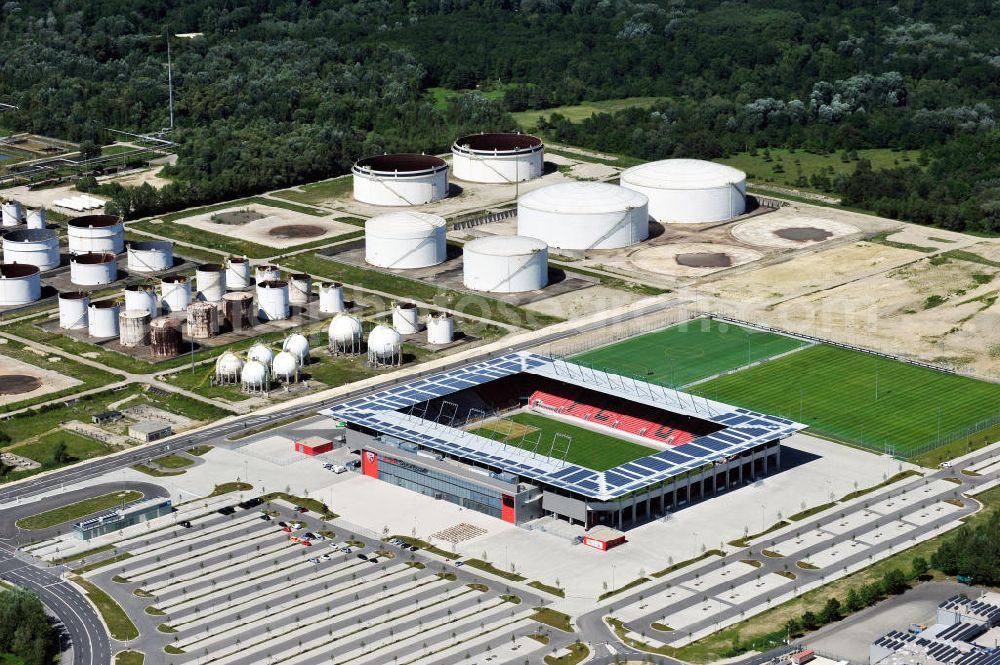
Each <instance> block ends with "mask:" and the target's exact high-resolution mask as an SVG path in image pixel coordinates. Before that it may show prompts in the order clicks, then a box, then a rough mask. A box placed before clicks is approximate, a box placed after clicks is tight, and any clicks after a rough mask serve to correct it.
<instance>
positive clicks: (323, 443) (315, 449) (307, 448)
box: [295, 436, 333, 457]
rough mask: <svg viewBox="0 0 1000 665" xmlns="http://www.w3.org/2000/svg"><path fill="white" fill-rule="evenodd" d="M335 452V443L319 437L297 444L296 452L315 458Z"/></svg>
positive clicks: (297, 442)
mask: <svg viewBox="0 0 1000 665" xmlns="http://www.w3.org/2000/svg"><path fill="white" fill-rule="evenodd" d="M331 450H333V441H329V440H327V439H323V438H321V437H318V436H310V437H309V438H307V439H303V440H301V441H296V442H295V452H297V453H302V454H303V455H309V456H310V457H314V456H316V455H322V454H323V453H328V452H330V451H331Z"/></svg>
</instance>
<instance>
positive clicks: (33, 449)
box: [7, 431, 111, 466]
mask: <svg viewBox="0 0 1000 665" xmlns="http://www.w3.org/2000/svg"><path fill="white" fill-rule="evenodd" d="M60 443H65V444H66V455H67V456H68V458H69V459H68V462H77V461H80V460H86V459H90V458H92V457H100V456H101V455H107V454H108V453H109V452H111V447H110V446H108V445H107V444H106V443H102V442H101V441H95V440H94V439H91V438H88V437H85V436H81V435H79V434H76V433H75V432H63V431H56V432H49V433H48V434H45V435H43V436H41V437H39V438H38V440H37V441H33V442H31V443H26V444H24V445H20V446H16V447H12V448H7V450H9V451H10V452H12V453H15V454H17V455H20V456H22V457H27V458H28V459H33V460H35V461H36V462H38V463H39V464H42V465H43V466H45V465H48V464H50V463H51V462H52V456H53V454H54V453H55V451H56V448H57V447H58V446H59V444H60Z"/></svg>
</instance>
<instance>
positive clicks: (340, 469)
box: [330, 464, 347, 474]
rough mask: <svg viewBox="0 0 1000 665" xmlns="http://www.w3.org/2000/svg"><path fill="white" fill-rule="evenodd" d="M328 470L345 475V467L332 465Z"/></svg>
mask: <svg viewBox="0 0 1000 665" xmlns="http://www.w3.org/2000/svg"><path fill="white" fill-rule="evenodd" d="M330 470H331V471H333V472H334V473H338V474H339V473H347V467H346V466H344V465H343V464H334V465H333V466H332V467H330Z"/></svg>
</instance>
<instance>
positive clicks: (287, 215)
mask: <svg viewBox="0 0 1000 665" xmlns="http://www.w3.org/2000/svg"><path fill="white" fill-rule="evenodd" d="M247 207H249V208H250V209H252V210H254V211H255V212H258V213H260V214H262V215H264V216H263V217H262V218H260V219H255V220H253V221H251V222H247V223H246V224H217V223H215V222H213V221H212V216H213V215H218V214H220V213H225V212H231V211H236V210H242V209H244V208H247ZM177 223H178V224H185V225H187V226H191V227H194V228H196V229H201V230H202V231H209V232H211V233H218V234H220V235H224V236H234V235H238V236H239V237H240V238H242V239H243V240H249V241H250V242H255V243H258V244H261V245H266V246H268V247H275V248H277V249H284V248H285V247H293V246H295V245H301V244H302V243H306V242H312V241H314V240H321V239H323V238H330V237H333V236H338V235H342V234H344V233H351V232H352V231H357V230H358V228H357V227H356V226H352V225H351V224H344V223H343V222H335V221H333V220H330V219H325V218H322V217H314V216H312V215H306V214H303V213H300V212H295V211H294V210H286V209H284V208H274V207H271V206H267V205H259V204H256V203H255V204H252V205H250V206H233V207H232V208H225V209H222V210H215V211H213V212H207V213H203V214H201V215H194V216H192V217H185V218H184V219H179V220H177ZM292 224H295V225H305V226H312V227H317V228H318V229H321V230H322V233H320V234H317V235H314V236H309V237H301V238H281V237H276V236H272V235H270V231H271V230H272V229H275V228H277V227H281V226H288V225H292Z"/></svg>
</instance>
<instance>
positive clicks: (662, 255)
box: [628, 242, 763, 277]
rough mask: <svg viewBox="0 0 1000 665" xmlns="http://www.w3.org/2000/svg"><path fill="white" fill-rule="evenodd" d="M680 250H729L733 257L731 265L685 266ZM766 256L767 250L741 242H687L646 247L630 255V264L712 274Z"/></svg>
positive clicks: (657, 271)
mask: <svg viewBox="0 0 1000 665" xmlns="http://www.w3.org/2000/svg"><path fill="white" fill-rule="evenodd" d="M679 254H725V255H726V256H728V257H729V260H730V262H731V265H730V266H727V267H723V266H720V267H693V266H684V265H681V264H680V263H678V262H677V256H678V255H679ZM762 256H763V254H761V253H760V252H758V251H756V250H753V249H748V248H746V247H740V246H738V245H723V244H714V243H686V242H685V243H676V244H669V245H659V246H654V247H645V248H643V249H640V250H639V251H637V252H635V253H634V254H632V255H631V256H629V260H628V264H629V265H630V266H631V267H632V268H634V269H635V270H639V271H641V272H646V273H650V274H653V275H668V276H672V277H700V276H701V275H708V274H710V273H714V272H719V271H721V270H726V269H727V268H730V267H736V266H739V265H743V264H745V263H750V262H751V261H757V260H758V259H760V258H761V257H762Z"/></svg>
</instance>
